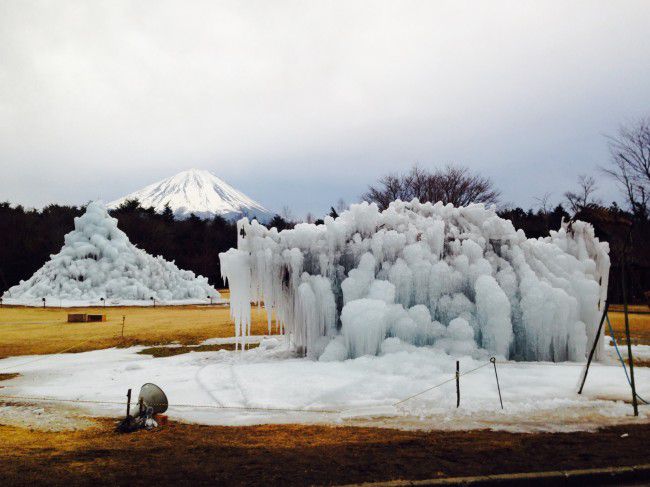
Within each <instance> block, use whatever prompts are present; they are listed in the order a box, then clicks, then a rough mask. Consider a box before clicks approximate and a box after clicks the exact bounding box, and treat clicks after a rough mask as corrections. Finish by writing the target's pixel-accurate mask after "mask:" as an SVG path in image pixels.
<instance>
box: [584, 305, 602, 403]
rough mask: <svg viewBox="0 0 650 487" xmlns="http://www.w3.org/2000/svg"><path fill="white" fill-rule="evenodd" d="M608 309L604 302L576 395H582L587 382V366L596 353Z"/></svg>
mask: <svg viewBox="0 0 650 487" xmlns="http://www.w3.org/2000/svg"><path fill="white" fill-rule="evenodd" d="M608 309H609V301H605V307H604V308H603V315H602V316H601V317H600V324H599V325H598V331H597V332H596V337H595V338H594V343H593V345H592V346H591V351H590V352H589V358H588V359H587V366H586V367H585V373H584V374H583V375H582V382H581V383H580V389H578V394H582V388H583V387H584V386H585V382H586V381H587V373H588V372H589V366H590V365H591V361H592V360H593V358H594V353H595V352H596V346H597V345H598V340H600V335H601V334H602V333H601V332H602V331H603V323H605V318H606V317H607V310H608Z"/></svg>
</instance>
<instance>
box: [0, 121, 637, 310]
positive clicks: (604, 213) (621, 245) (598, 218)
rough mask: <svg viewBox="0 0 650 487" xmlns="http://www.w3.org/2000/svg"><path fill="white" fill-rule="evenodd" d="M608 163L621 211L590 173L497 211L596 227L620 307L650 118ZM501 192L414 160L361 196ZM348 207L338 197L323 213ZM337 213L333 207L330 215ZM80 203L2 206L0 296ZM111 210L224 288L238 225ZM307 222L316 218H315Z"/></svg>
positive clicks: (70, 221) (42, 254)
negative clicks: (554, 194)
mask: <svg viewBox="0 0 650 487" xmlns="http://www.w3.org/2000/svg"><path fill="white" fill-rule="evenodd" d="M607 141H608V146H609V150H610V156H611V157H610V161H609V165H608V166H606V167H601V168H599V172H600V173H601V174H604V175H605V176H606V177H607V178H609V179H610V180H613V181H614V182H615V183H616V184H617V185H618V187H619V189H620V190H621V195H622V196H623V197H624V201H625V203H624V206H625V208H622V207H619V206H618V205H617V204H616V203H612V204H611V205H610V206H609V207H607V206H605V205H604V204H603V202H602V201H601V200H600V199H598V197H597V192H598V187H597V183H596V180H595V179H594V178H593V177H592V176H588V175H582V176H580V177H579V178H578V185H577V188H576V189H574V190H572V191H567V192H565V193H564V195H563V196H564V199H563V201H564V203H565V204H564V205H563V204H560V205H557V206H555V207H554V208H553V207H552V206H551V205H549V203H548V202H549V200H550V196H551V195H550V193H547V194H545V195H543V196H541V197H539V198H536V200H537V201H538V202H539V209H537V210H536V211H534V210H532V209H530V210H528V211H525V210H523V209H521V208H511V207H508V205H501V209H500V210H499V211H498V214H499V216H501V217H502V218H506V219H508V220H511V221H512V223H513V224H514V226H515V228H517V229H522V230H524V232H525V233H526V236H527V237H528V238H538V237H543V236H546V235H548V233H549V231H550V230H557V229H559V228H560V223H561V222H562V219H564V220H565V221H566V220H570V219H572V218H573V219H579V220H583V221H586V222H589V223H591V224H592V225H593V227H594V229H595V232H596V236H597V237H599V238H600V239H601V240H602V241H606V242H609V245H610V259H611V263H612V266H611V270H610V282H609V300H610V302H613V303H620V302H622V300H623V295H622V285H621V282H622V277H623V275H622V272H621V271H622V268H623V264H624V265H625V268H626V269H627V270H626V272H625V278H626V282H627V289H628V299H629V300H630V302H636V303H640V302H648V301H650V294H649V292H650V244H649V242H650V117H648V118H642V119H640V120H638V121H637V122H635V123H632V124H630V125H626V126H625V125H624V126H621V127H620V129H619V131H618V133H617V134H615V135H612V136H607ZM500 197H501V193H500V191H499V190H498V188H496V187H495V186H494V184H493V183H492V181H491V180H490V179H489V178H486V177H484V176H482V175H480V174H477V173H475V172H472V171H471V170H470V169H469V168H467V167H462V166H455V165H447V166H446V167H441V168H437V169H435V170H428V169H424V168H421V167H420V166H418V165H415V166H413V167H412V168H411V170H410V171H408V172H406V173H403V174H398V173H392V174H387V175H385V176H383V177H381V178H380V179H379V180H378V181H377V182H376V183H375V184H374V185H371V186H369V187H368V191H367V192H366V193H364V194H363V195H362V196H361V199H363V200H365V201H369V202H374V203H376V204H377V205H378V206H379V208H380V209H384V208H386V207H387V206H388V205H389V204H390V202H391V201H394V200H396V199H401V200H402V201H411V200H412V199H413V198H418V199H419V200H420V201H421V202H426V201H431V202H435V201H442V202H444V203H452V204H454V205H455V206H464V205H467V204H469V203H471V202H474V203H485V204H487V205H493V204H499V202H500ZM345 207H346V205H345V203H344V202H343V200H339V202H338V203H337V204H336V209H334V207H332V208H331V211H330V215H331V216H338V212H340V211H342V210H343V209H344V208H345ZM337 210H338V212H337ZM83 212H84V208H83V207H76V206H60V205H49V206H46V207H45V208H43V209H42V210H40V211H38V210H33V209H31V210H26V209H25V208H23V207H22V206H20V205H18V206H13V207H12V206H11V205H10V204H9V203H0V238H1V239H2V244H1V245H0V293H2V292H4V291H5V290H7V289H8V288H9V287H11V286H13V285H15V284H18V282H19V281H20V280H21V279H28V278H29V277H30V276H31V275H32V274H33V273H34V272H35V271H36V270H38V269H39V268H40V267H41V266H42V265H43V264H44V263H45V262H46V261H47V260H48V259H49V257H50V255H51V254H53V253H56V252H58V251H59V249H60V248H61V246H62V245H63V236H64V235H65V234H66V233H68V232H70V231H71V230H72V229H73V228H74V217H76V216H80V215H81V214H82V213H83ZM110 213H111V215H112V216H114V217H116V218H117V219H118V226H119V228H120V229H122V230H123V231H124V232H125V233H126V234H127V235H128V236H129V239H130V240H131V242H133V243H134V244H135V245H137V246H138V247H140V248H141V249H144V250H145V251H147V252H148V253H150V254H152V255H161V256H163V257H164V258H165V259H167V260H173V261H175V262H176V264H177V265H178V266H179V267H180V268H182V269H189V270H192V271H194V272H195V273H197V274H201V275H203V276H205V277H207V278H208V279H209V281H210V283H212V284H213V285H215V286H217V287H223V285H224V283H223V281H222V279H221V272H220V268H219V253H220V252H223V251H225V250H228V249H229V248H231V247H234V246H236V245H237V232H236V225H235V224H234V223H231V222H228V221H226V220H225V219H223V218H221V217H218V216H217V217H215V218H213V219H211V220H202V219H200V218H198V217H196V216H194V215H192V216H190V218H188V219H184V220H176V219H175V218H174V214H173V212H172V210H171V209H170V208H169V207H166V208H165V211H163V212H162V213H161V214H157V213H156V212H155V211H154V210H153V209H152V208H142V207H141V206H140V204H139V202H138V201H137V200H130V201H126V202H125V203H124V204H123V205H121V206H120V207H119V208H117V209H115V210H112V211H111V212H110ZM283 215H284V217H281V216H279V215H276V216H275V218H274V219H273V220H272V221H271V222H269V226H271V227H275V228H277V229H278V230H284V229H286V228H291V227H293V226H294V225H295V221H294V220H295V219H294V218H292V217H291V216H290V210H288V209H287V210H286V211H284V212H283ZM305 220H306V221H307V222H309V223H319V222H322V220H316V219H315V218H314V217H313V215H311V214H308V215H307V217H306V218H305Z"/></svg>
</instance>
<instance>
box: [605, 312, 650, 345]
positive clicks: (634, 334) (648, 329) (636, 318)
mask: <svg viewBox="0 0 650 487" xmlns="http://www.w3.org/2000/svg"><path fill="white" fill-rule="evenodd" d="M636 308H639V307H634V308H632V309H631V311H632V312H631V313H629V314H628V318H629V322H630V339H631V340H632V343H633V344H635V345H650V313H641V312H640V311H642V310H640V309H636ZM645 308H646V309H647V306H645ZM614 309H615V310H616V309H618V307H616V308H614ZM609 320H610V321H611V323H612V328H614V333H615V334H616V339H617V340H618V342H619V343H627V341H626V340H625V315H624V314H623V312H622V311H610V312H609ZM605 326H607V325H605ZM605 332H606V333H607V334H608V335H609V330H607V328H605Z"/></svg>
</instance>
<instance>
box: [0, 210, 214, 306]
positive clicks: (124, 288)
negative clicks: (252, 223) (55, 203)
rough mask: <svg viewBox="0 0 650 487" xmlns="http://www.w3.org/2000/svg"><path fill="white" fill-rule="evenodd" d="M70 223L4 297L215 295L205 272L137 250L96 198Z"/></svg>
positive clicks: (166, 297) (164, 297) (177, 297)
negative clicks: (53, 250) (54, 247)
mask: <svg viewBox="0 0 650 487" xmlns="http://www.w3.org/2000/svg"><path fill="white" fill-rule="evenodd" d="M74 226H75V228H74V230H73V231H72V232H70V233H68V234H67V235H66V236H65V243H64V245H63V248H62V249H61V251H60V252H59V253H58V254H56V255H53V256H52V257H51V259H50V260H49V261H48V262H46V263H45V265H44V266H43V267H41V268H40V269H39V270H38V271H36V273H35V274H34V275H33V276H32V277H31V278H30V279H29V280H27V281H21V283H20V284H18V285H17V286H14V287H12V288H10V289H9V290H8V291H7V292H6V293H5V294H4V296H3V298H13V299H15V300H19V301H20V300H24V301H29V300H33V299H40V298H43V297H45V298H54V299H61V300H73V301H96V300H98V299H100V298H102V297H103V298H105V299H107V300H135V301H144V300H146V301H149V299H150V298H151V297H153V298H155V299H156V300H158V301H173V300H197V299H206V298H207V297H208V296H211V297H213V298H218V297H219V293H218V292H217V290H216V289H214V288H213V287H212V286H210V285H209V284H208V280H207V279H206V278H205V277H202V276H198V277H197V276H195V275H194V273H193V272H191V271H185V270H181V269H179V268H178V267H177V266H176V265H175V264H174V263H173V262H168V261H166V260H164V259H163V258H162V257H153V256H151V255H149V254H147V253H146V252H145V251H143V250H141V249H138V248H137V247H136V246H135V245H133V244H132V243H131V242H130V241H129V238H128V237H127V236H126V234H125V233H124V232H122V231H121V230H120V229H118V228H117V220H116V219H115V218H111V217H110V216H109V215H108V213H107V212H106V209H105V208H104V207H103V206H102V205H101V204H99V203H90V204H89V205H88V208H87V209H86V213H84V214H83V215H82V216H81V217H78V218H75V221H74Z"/></svg>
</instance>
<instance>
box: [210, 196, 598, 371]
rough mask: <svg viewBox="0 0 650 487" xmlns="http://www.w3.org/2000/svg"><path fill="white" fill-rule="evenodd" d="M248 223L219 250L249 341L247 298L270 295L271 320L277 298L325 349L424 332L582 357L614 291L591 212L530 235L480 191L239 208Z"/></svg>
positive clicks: (287, 326)
mask: <svg viewBox="0 0 650 487" xmlns="http://www.w3.org/2000/svg"><path fill="white" fill-rule="evenodd" d="M238 232H239V241H238V248H237V249H230V250H229V251H228V252H225V253H222V254H221V255H220V257H221V269H222V274H223V277H224V278H226V279H227V280H228V282H229V285H230V291H231V313H232V315H233V317H234V319H235V324H236V334H237V335H238V336H241V337H242V340H243V341H245V339H246V335H247V333H248V331H249V323H250V303H251V301H259V302H263V303H264V306H265V307H266V309H267V312H268V313H269V329H270V328H271V325H272V323H271V316H272V312H273V311H274V312H275V316H276V320H277V323H276V326H278V327H279V328H280V330H281V331H282V332H284V333H285V334H287V335H289V336H290V337H291V340H292V342H293V343H294V344H295V346H296V347H297V348H298V349H299V350H301V351H303V352H305V353H306V354H307V355H308V356H309V357H312V358H320V360H343V359H346V358H355V357H359V356H361V355H366V354H370V355H374V354H379V353H382V352H384V351H386V350H395V349H396V347H397V348H398V349H399V348H400V347H402V348H404V347H407V348H408V347H410V346H414V345H415V346H432V347H434V348H439V349H441V350H444V351H445V352H447V353H451V354H470V355H471V354H480V353H483V354H485V353H490V354H496V355H499V356H503V357H505V358H509V359H516V360H545V361H564V360H574V361H580V360H583V359H584V358H585V354H586V350H587V349H588V347H589V346H590V345H591V344H592V343H593V340H594V337H595V335H596V330H597V325H598V319H599V315H600V311H599V309H600V307H601V306H602V305H603V304H604V300H605V298H606V293H607V279H608V274H609V255H608V253H609V246H608V244H607V243H604V242H599V240H598V239H597V238H595V236H594V230H593V228H592V227H591V226H590V225H589V224H587V223H584V222H580V221H574V222H571V223H563V224H562V228H560V229H559V230H558V231H552V232H550V235H549V236H548V237H545V238H540V239H528V238H526V236H525V234H524V232H523V231H522V230H515V228H514V227H513V225H512V222H510V221H509V220H504V219H502V218H500V217H499V216H498V215H497V214H496V213H495V211H494V210H493V209H490V208H486V207H484V206H483V205H480V204H475V205H469V206H467V207H461V208H455V207H454V206H452V205H443V204H442V203H436V204H431V203H425V204H421V203H419V202H418V201H417V200H413V201H412V202H410V203H406V202H402V201H396V202H394V203H392V204H391V205H390V206H389V208H388V209H386V210H385V211H379V209H378V207H377V206H376V205H375V204H367V203H361V204H358V205H352V206H351V207H350V209H349V210H348V211H345V212H343V214H342V215H341V216H340V217H338V218H331V217H326V218H325V222H324V224H322V225H313V224H306V223H302V224H299V225H297V226H296V227H295V228H294V229H292V230H283V231H281V232H278V231H277V230H276V229H275V228H271V229H267V228H265V227H264V226H262V225H260V224H259V223H257V222H255V221H252V222H249V221H248V220H247V219H242V220H240V221H239V222H238ZM600 342H601V343H602V342H603V340H601V341H600Z"/></svg>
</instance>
